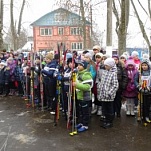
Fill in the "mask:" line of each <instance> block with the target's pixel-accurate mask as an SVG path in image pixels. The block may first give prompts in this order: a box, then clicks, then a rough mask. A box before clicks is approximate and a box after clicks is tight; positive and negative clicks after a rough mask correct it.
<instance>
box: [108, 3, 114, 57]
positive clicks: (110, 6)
mask: <svg viewBox="0 0 151 151" xmlns="http://www.w3.org/2000/svg"><path fill="white" fill-rule="evenodd" d="M112 3H113V1H112V0H107V30H106V31H107V33H106V54H109V55H110V56H112Z"/></svg>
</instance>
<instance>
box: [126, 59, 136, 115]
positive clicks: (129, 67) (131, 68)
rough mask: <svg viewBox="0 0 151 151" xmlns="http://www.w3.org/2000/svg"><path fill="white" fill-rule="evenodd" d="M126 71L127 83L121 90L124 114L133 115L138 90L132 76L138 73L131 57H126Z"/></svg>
mask: <svg viewBox="0 0 151 151" xmlns="http://www.w3.org/2000/svg"><path fill="white" fill-rule="evenodd" d="M125 69H126V73H127V75H128V83H127V86H126V89H125V90H124V92H123V97H125V99H126V115H128V116H129V115H132V116H134V115H135V113H134V106H135V100H136V99H137V96H138V92H137V88H136V86H135V84H134V77H135V75H136V74H137V73H138V71H137V69H136V65H135V63H134V61H133V59H128V60H127V62H126V65H125Z"/></svg>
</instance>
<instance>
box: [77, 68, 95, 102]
mask: <svg viewBox="0 0 151 151" xmlns="http://www.w3.org/2000/svg"><path fill="white" fill-rule="evenodd" d="M92 86H93V79H92V75H91V73H90V72H88V71H87V69H85V70H83V71H79V72H78V74H77V84H76V93H77V99H78V100H84V101H90V100H91V99H92V94H91V88H92Z"/></svg>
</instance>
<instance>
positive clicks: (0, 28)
mask: <svg viewBox="0 0 151 151" xmlns="http://www.w3.org/2000/svg"><path fill="white" fill-rule="evenodd" d="M2 31H3V0H1V1H0V50H2V49H3V33H2Z"/></svg>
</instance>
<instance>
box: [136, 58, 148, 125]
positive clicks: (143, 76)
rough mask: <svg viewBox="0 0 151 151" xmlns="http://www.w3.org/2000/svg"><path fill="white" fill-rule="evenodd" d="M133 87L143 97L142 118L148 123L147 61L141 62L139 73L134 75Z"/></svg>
mask: <svg viewBox="0 0 151 151" xmlns="http://www.w3.org/2000/svg"><path fill="white" fill-rule="evenodd" d="M134 81H135V86H136V87H137V88H138V91H139V93H140V95H142V96H143V97H142V98H140V99H143V100H141V101H143V107H142V109H143V110H142V111H143V113H142V116H143V120H144V121H145V122H148V123H149V122H150V120H151V111H150V108H151V100H150V98H151V93H150V90H151V67H150V64H149V61H147V60H142V61H141V65H140V72H139V73H137V74H136V75H135V79H134Z"/></svg>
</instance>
